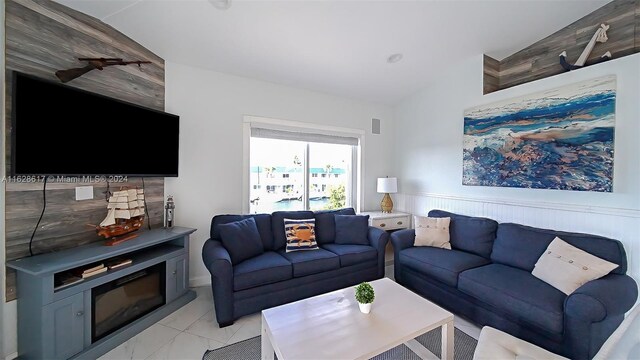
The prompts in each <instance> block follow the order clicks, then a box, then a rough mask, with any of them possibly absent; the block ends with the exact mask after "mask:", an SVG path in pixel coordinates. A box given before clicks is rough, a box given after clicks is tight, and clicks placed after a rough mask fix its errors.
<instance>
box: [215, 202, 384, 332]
mask: <svg viewBox="0 0 640 360" xmlns="http://www.w3.org/2000/svg"><path fill="white" fill-rule="evenodd" d="M335 215H355V211H354V209H352V208H347V209H340V210H330V211H318V212H311V211H289V212H285V211H277V212H274V213H273V214H271V215H269V214H258V215H218V216H215V217H214V218H213V219H212V221H211V238H210V239H209V240H207V241H206V242H205V244H204V246H203V248H202V259H203V260H204V264H205V266H206V267H207V269H209V272H210V273H211V287H212V289H213V301H214V304H215V311H216V318H217V321H218V324H219V325H220V327H224V326H228V325H231V324H233V322H234V321H235V320H236V319H238V318H239V317H241V316H244V315H248V314H252V313H255V312H257V311H260V310H263V309H266V308H270V307H273V306H277V305H281V304H285V303H288V302H292V301H296V300H300V299H304V298H307V297H310V296H314V295H318V294H322V293H326V292H329V291H333V290H338V289H341V288H345V287H348V286H352V285H356V284H358V283H360V282H362V281H371V280H375V279H379V278H382V277H383V276H384V249H385V246H386V245H387V242H388V241H389V235H388V233H387V232H385V231H382V230H380V229H377V228H374V227H368V233H367V234H364V236H366V237H367V238H368V239H369V245H343V244H336V243H335V237H336V225H335V221H334V216H335ZM249 217H252V218H254V219H255V222H256V225H257V227H258V232H259V233H260V238H261V240H262V244H263V246H264V250H265V251H264V253H262V254H260V255H258V256H255V257H253V258H250V259H247V260H244V261H242V262H240V263H239V264H236V265H232V262H231V257H230V255H229V252H228V251H227V249H225V247H224V246H223V244H222V241H221V237H220V231H219V226H220V225H221V224H226V223H230V222H234V221H238V220H243V219H246V218H249ZM285 218H288V219H311V218H315V232H316V242H317V243H318V245H319V247H320V249H318V250H310V251H295V252H289V253H287V252H285V245H286V237H285V232H284V220H283V219H285ZM361 235H362V234H361ZM341 242H343V241H341Z"/></svg>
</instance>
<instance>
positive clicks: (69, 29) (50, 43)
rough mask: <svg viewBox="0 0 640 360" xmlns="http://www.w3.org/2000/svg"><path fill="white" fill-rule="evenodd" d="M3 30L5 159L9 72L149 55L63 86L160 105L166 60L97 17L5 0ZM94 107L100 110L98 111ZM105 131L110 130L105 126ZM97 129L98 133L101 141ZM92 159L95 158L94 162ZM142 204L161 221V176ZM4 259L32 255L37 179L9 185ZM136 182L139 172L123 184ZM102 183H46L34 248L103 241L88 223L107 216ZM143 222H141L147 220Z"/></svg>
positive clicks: (11, 281)
mask: <svg viewBox="0 0 640 360" xmlns="http://www.w3.org/2000/svg"><path fill="white" fill-rule="evenodd" d="M5 17H6V19H5V20H6V23H5V30H6V31H5V34H6V47H5V51H6V54H5V55H6V69H5V71H6V89H7V92H6V97H5V99H4V100H5V106H6V115H7V116H6V119H7V121H6V126H5V130H6V131H5V134H4V136H6V149H5V154H6V159H7V168H6V169H5V172H6V173H7V174H8V173H9V169H10V166H11V163H10V159H11V153H10V151H11V99H12V84H11V81H12V76H11V74H12V73H11V71H12V70H17V71H20V72H23V73H27V74H31V75H35V76H38V77H41V78H44V79H49V80H53V81H59V80H58V79H57V78H56V77H55V75H54V73H55V71H56V70H60V69H68V68H73V67H81V66H83V64H82V63H80V62H79V61H78V60H77V58H78V57H117V58H123V59H125V60H148V61H151V62H152V64H146V65H142V69H138V67H137V66H114V67H109V68H105V69H104V70H103V71H98V70H94V71H91V72H89V73H87V74H85V75H84V76H82V77H80V78H78V79H75V80H72V81H71V82H69V83H68V85H70V86H73V87H77V88H80V89H84V90H87V91H91V92H95V93H99V94H103V95H106V96H110V97H114V98H117V99H120V100H124V101H128V102H131V103H135V104H139V105H142V106H146V107H150V108H153V109H157V110H164V60H163V59H162V58H160V57H159V56H157V55H155V54H154V53H152V52H151V51H149V50H147V49H146V48H144V47H143V46H141V45H140V44H138V43H136V42H135V41H133V40H132V39H130V38H128V37H126V36H125V35H124V34H122V33H120V32H118V31H117V30H115V29H114V28H112V27H111V26H109V25H107V24H105V23H103V22H101V21H100V20H98V19H95V18H93V17H90V16H88V15H85V14H83V13H80V12H78V11H75V10H73V9H70V8H68V7H66V6H64V5H61V4H58V3H56V2H53V1H49V0H7V1H6V5H5ZM96 111H100V110H99V109H96ZM105 130H107V129H105ZM100 136H101V134H96V139H99V137H100ZM96 161H97V160H96ZM145 183H146V184H145V185H146V192H147V206H148V210H149V216H150V219H151V220H150V223H151V224H152V226H161V224H162V216H163V197H164V179H163V178H154V179H146V180H145ZM3 185H4V186H5V189H6V200H5V201H6V207H5V209H6V214H5V217H6V229H5V230H4V231H5V234H6V243H5V246H6V252H7V260H13V259H17V258H21V257H24V256H28V255H29V250H28V243H29V238H30V237H31V232H32V231H33V228H34V227H35V225H36V222H37V221H38V217H39V216H40V212H41V211H42V183H39V184H23V183H6V184H3ZM87 185H92V186H94V200H84V201H75V187H76V186H87ZM110 185H111V189H112V190H114V189H116V190H117V189H118V188H119V186H121V185H130V186H140V185H141V180H140V179H139V178H130V179H129V182H128V183H115V184H114V183H111V184H110ZM106 186H107V184H106V182H98V183H67V182H65V181H63V182H53V183H48V184H47V210H46V212H45V214H44V217H43V219H42V222H41V224H40V227H39V229H38V232H37V233H36V236H35V238H34V244H33V249H34V253H42V252H49V251H57V250H61V249H65V248H72V247H75V246H78V245H82V244H86V243H90V242H94V241H102V239H101V238H99V237H98V236H97V235H96V233H95V230H93V229H92V228H91V227H89V226H87V224H96V223H99V222H100V221H102V219H103V218H104V216H105V215H106V202H105V198H104V191H106ZM145 225H146V224H145ZM6 295H7V301H10V300H13V299H15V298H16V290H15V273H13V272H12V271H9V269H7V288H6Z"/></svg>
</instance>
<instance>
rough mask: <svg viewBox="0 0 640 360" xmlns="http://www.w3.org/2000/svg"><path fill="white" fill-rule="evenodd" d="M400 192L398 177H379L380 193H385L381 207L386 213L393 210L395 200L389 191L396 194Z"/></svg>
mask: <svg viewBox="0 0 640 360" xmlns="http://www.w3.org/2000/svg"><path fill="white" fill-rule="evenodd" d="M397 192H398V179H397V178H394V177H393V178H390V177H386V178H378V193H380V194H384V197H383V198H382V202H380V208H381V209H382V212H384V213H390V212H391V210H393V201H392V200H391V196H389V193H391V194H395V193H397Z"/></svg>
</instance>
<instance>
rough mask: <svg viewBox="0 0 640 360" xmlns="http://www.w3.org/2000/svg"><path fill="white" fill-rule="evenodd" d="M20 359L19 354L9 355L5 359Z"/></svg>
mask: <svg viewBox="0 0 640 360" xmlns="http://www.w3.org/2000/svg"><path fill="white" fill-rule="evenodd" d="M17 358H18V353H17V352H14V353H13V354H9V355H7V357H5V358H4V359H5V360H13V359H17Z"/></svg>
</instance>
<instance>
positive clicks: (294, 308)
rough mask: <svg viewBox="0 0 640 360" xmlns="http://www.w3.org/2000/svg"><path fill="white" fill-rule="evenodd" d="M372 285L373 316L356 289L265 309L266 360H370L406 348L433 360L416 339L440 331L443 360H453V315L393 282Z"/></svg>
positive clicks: (263, 342)
mask: <svg viewBox="0 0 640 360" xmlns="http://www.w3.org/2000/svg"><path fill="white" fill-rule="evenodd" d="M370 284H371V285H372V286H373V288H374V290H375V294H376V298H375V301H374V302H373V306H372V308H371V313H369V314H363V313H361V312H360V310H359V309H358V303H357V302H356V300H355V297H354V287H353V286H352V287H348V288H345V289H342V290H337V291H333V292H330V293H327V294H323V295H318V296H314V297H311V298H308V299H304V300H300V301H296V302H293V303H289V304H285V305H281V306H277V307H274V308H271V309H267V310H263V311H262V359H269V360H272V359H273V358H274V353H275V354H276V355H277V356H278V359H279V360H287V359H295V360H299V359H369V358H371V357H373V356H376V355H378V354H380V353H383V352H385V351H387V350H389V349H391V348H394V347H396V346H398V345H400V344H402V343H405V344H406V345H407V346H408V347H409V348H410V349H411V350H412V351H413V352H415V353H416V354H417V355H419V356H420V357H421V358H432V357H433V354H432V353H431V352H430V351H428V350H427V349H425V348H424V347H423V346H422V345H421V344H420V343H418V342H417V341H416V340H414V338H415V337H417V336H419V335H422V334H424V333H426V332H428V331H431V330H433V329H435V328H438V327H442V359H447V360H452V359H453V314H451V313H450V312H448V311H446V310H444V309H442V308H440V307H439V306H438V305H435V304H434V303H432V302H430V301H428V300H426V299H424V298H422V297H421V296H419V295H417V294H415V293H413V292H411V291H410V290H408V289H405V288H404V287H402V286H400V285H398V284H397V283H395V282H394V281H392V280H390V279H388V278H383V279H380V280H376V281H372V282H371V283H370Z"/></svg>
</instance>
